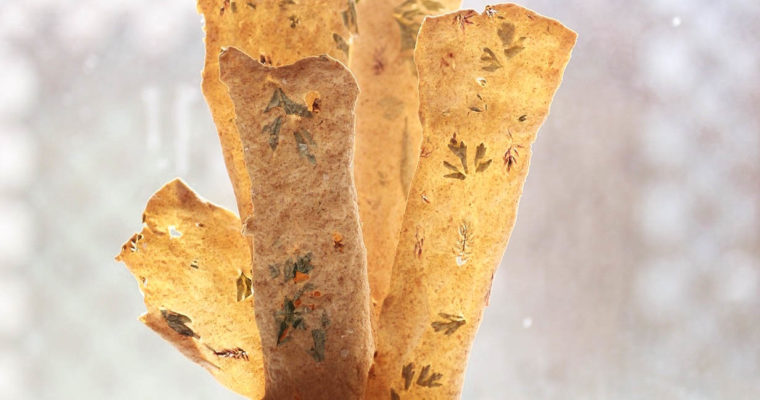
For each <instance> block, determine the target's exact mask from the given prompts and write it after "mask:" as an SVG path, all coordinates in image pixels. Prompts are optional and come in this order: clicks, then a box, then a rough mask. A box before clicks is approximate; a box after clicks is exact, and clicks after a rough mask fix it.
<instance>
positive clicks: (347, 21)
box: [340, 0, 359, 33]
mask: <svg viewBox="0 0 760 400" xmlns="http://www.w3.org/2000/svg"><path fill="white" fill-rule="evenodd" d="M347 3H348V7H347V8H346V9H345V10H343V11H341V13H340V16H341V18H342V19H343V25H344V26H345V27H346V28H348V30H349V31H351V32H353V33H359V26H358V25H357V24H356V3H355V2H354V0H348V1H347Z"/></svg>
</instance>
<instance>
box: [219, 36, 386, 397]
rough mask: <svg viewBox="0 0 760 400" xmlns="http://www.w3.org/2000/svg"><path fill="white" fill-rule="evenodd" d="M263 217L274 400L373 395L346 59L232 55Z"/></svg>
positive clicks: (228, 79)
mask: <svg viewBox="0 0 760 400" xmlns="http://www.w3.org/2000/svg"><path fill="white" fill-rule="evenodd" d="M220 63H221V79H222V81H223V82H224V83H225V84H226V85H227V86H228V88H229V92H230V96H231V98H232V100H233V102H234V104H235V110H236V115H237V119H236V123H237V127H238V131H239V132H240V136H241V140H242V144H243V148H244V149H245V151H244V154H245V162H246V165H247V168H248V173H249V174H250V176H251V181H252V184H253V194H254V195H253V201H254V208H255V210H256V212H255V213H254V215H253V217H251V218H249V219H248V223H247V224H246V228H245V229H246V231H247V232H248V234H249V235H251V236H252V240H253V249H254V254H253V276H254V280H253V287H254V296H255V299H256V307H257V308H256V322H257V324H258V327H259V331H260V333H261V341H262V345H263V351H264V356H265V369H266V386H267V388H266V398H268V399H294V398H299V399H358V398H361V397H362V395H363V393H364V389H365V385H366V379H367V372H368V369H369V365H370V361H371V357H372V352H373V350H374V348H373V344H372V338H371V332H370V321H369V286H368V283H367V268H366V253H365V249H364V245H363V243H362V239H361V231H360V228H359V216H358V209H357V205H356V191H355V188H354V184H353V176H352V158H353V147H354V132H353V129H354V108H355V103H356V97H357V94H358V87H357V85H356V81H355V80H354V78H353V75H352V74H351V72H350V71H348V69H346V68H345V67H344V66H343V64H341V63H340V62H338V61H337V60H335V59H333V58H330V57H327V56H322V57H310V58H306V59H303V60H300V61H298V62H296V63H295V64H292V65H288V66H283V67H272V66H268V65H263V64H261V63H259V62H258V61H256V60H253V59H251V58H250V57H248V56H246V55H245V54H243V53H242V52H240V51H238V50H237V49H235V48H230V49H228V50H227V51H225V52H223V53H222V54H221V56H220Z"/></svg>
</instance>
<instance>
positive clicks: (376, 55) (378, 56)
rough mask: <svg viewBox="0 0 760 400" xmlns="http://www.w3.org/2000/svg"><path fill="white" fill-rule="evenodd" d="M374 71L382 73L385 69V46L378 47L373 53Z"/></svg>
mask: <svg viewBox="0 0 760 400" xmlns="http://www.w3.org/2000/svg"><path fill="white" fill-rule="evenodd" d="M372 60H373V63H372V72H374V73H375V75H380V74H382V73H383V71H385V47H378V48H376V49H375V51H374V52H373V53H372Z"/></svg>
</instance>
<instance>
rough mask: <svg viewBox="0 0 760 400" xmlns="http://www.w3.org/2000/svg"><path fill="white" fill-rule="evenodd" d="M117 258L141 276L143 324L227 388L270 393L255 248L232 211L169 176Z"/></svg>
mask: <svg viewBox="0 0 760 400" xmlns="http://www.w3.org/2000/svg"><path fill="white" fill-rule="evenodd" d="M116 260H117V261H121V262H123V263H124V264H126V266H127V268H128V269H129V271H130V272H131V273H132V274H133V275H134V277H135V279H136V280H137V284H138V286H139V288H140V291H141V292H142V294H143V299H144V301H145V307H146V309H147V312H146V313H145V314H143V315H142V316H141V317H140V320H141V321H142V322H143V323H145V324H146V325H147V326H148V327H150V328H151V329H153V330H154V331H155V332H156V333H158V334H159V335H161V337H163V338H164V339H165V340H167V341H168V342H170V343H171V344H173V345H174V346H175V347H176V348H177V349H179V350H180V351H181V352H182V353H183V354H184V355H185V356H187V357H188V358H190V359H191V360H192V361H194V362H196V363H198V364H200V365H201V366H202V367H204V368H205V369H206V370H208V372H210V373H211V375H213V376H214V377H215V378H216V379H217V380H218V381H219V382H220V383H221V384H223V385H224V386H226V387H227V388H229V389H231V390H233V391H235V392H237V393H240V394H241V395H244V396H246V397H248V398H252V399H259V398H261V397H262V396H263V395H264V362H263V354H262V351H261V340H260V338H259V331H258V329H257V327H256V324H255V322H254V313H253V296H252V294H251V277H250V251H249V250H248V244H247V240H246V239H245V237H244V236H243V235H242V234H241V232H240V220H239V219H238V218H237V217H236V216H235V215H234V214H233V213H231V212H230V211H227V210H225V209H223V208H220V207H217V206H215V205H213V204H211V203H208V202H205V201H203V200H201V199H199V198H198V196H197V195H196V194H195V193H194V192H193V191H192V190H191V189H190V188H188V187H187V186H186V185H185V184H184V183H183V182H182V181H181V180H179V179H177V180H174V181H171V182H169V183H167V184H166V185H164V186H163V187H162V188H161V189H160V190H159V191H158V192H156V193H155V194H154V195H153V196H152V197H151V198H150V200H149V201H148V205H147V206H146V207H145V212H144V213H143V228H142V230H141V231H140V233H137V234H135V235H134V236H132V238H130V239H129V241H127V243H125V244H124V246H122V249H121V253H120V254H119V255H118V256H117V257H116Z"/></svg>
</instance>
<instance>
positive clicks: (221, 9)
mask: <svg viewBox="0 0 760 400" xmlns="http://www.w3.org/2000/svg"><path fill="white" fill-rule="evenodd" d="M229 6H230V0H224V3H222V8H220V9H219V16H220V17H222V16H224V11H225V10H226V9H227V7H229Z"/></svg>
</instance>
